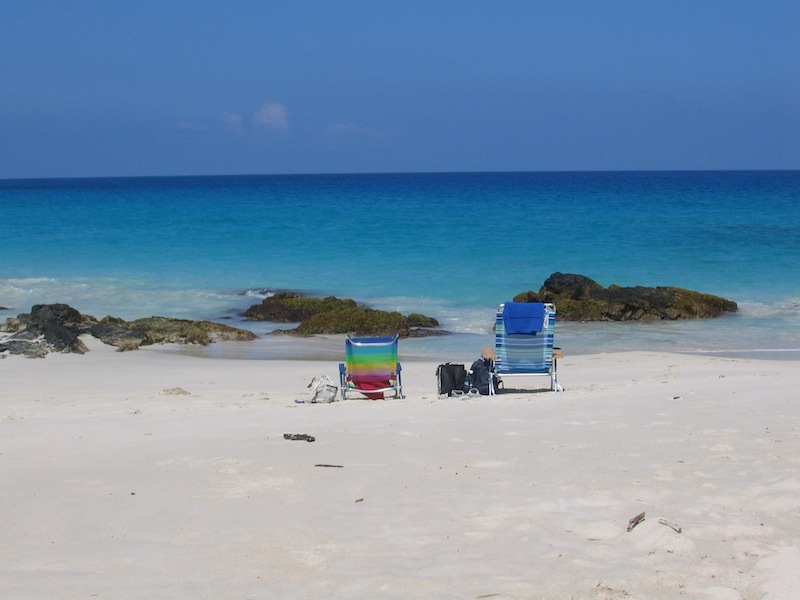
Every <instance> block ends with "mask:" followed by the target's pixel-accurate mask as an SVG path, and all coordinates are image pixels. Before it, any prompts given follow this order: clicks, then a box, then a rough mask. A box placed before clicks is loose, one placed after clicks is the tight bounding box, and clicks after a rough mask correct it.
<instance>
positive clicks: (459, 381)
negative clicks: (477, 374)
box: [436, 363, 467, 396]
mask: <svg viewBox="0 0 800 600" xmlns="http://www.w3.org/2000/svg"><path fill="white" fill-rule="evenodd" d="M466 378H467V370H466V369H465V368H464V365H457V364H455V363H446V364H443V365H439V366H438V367H436V390H437V392H438V394H439V395H440V396H443V395H447V396H449V395H450V392H452V391H453V390H461V389H462V388H463V387H464V380H465V379H466Z"/></svg>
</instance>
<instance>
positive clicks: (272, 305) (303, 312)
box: [244, 292, 441, 337]
mask: <svg viewBox="0 0 800 600" xmlns="http://www.w3.org/2000/svg"><path fill="white" fill-rule="evenodd" d="M244 314H245V316H246V317H247V318H249V319H252V320H254V321H271V322H273V323H299V326H298V327H297V328H295V329H290V330H278V331H275V332H273V333H274V334H276V335H286V334H289V335H302V336H307V335H315V334H336V333H352V334H355V335H392V334H394V333H399V334H400V336H402V337H413V336H423V335H435V334H437V333H441V332H439V331H433V330H431V328H433V327H438V326H439V322H438V321H437V320H436V319H434V318H433V317H427V316H425V315H421V314H417V313H412V314H410V315H408V316H407V317H406V316H403V315H402V314H400V313H399V312H396V311H384V310H377V309H373V308H369V307H366V306H361V305H359V304H358V303H357V302H356V301H355V300H351V299H342V298H336V297H334V296H329V297H327V298H313V297H309V296H301V295H299V294H296V293H293V292H279V293H277V294H275V295H274V296H272V297H270V298H266V299H264V301H263V302H262V303H261V304H255V305H253V306H251V307H250V308H248V309H247V310H246V311H245V313H244Z"/></svg>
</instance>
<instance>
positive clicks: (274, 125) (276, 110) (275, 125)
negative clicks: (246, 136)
mask: <svg viewBox="0 0 800 600" xmlns="http://www.w3.org/2000/svg"><path fill="white" fill-rule="evenodd" d="M253 123H254V124H255V125H257V126H259V127H266V128H267V129H275V130H277V131H288V130H289V114H288V113H287V112H286V107H285V106H284V105H283V104H279V103H277V102H267V103H265V104H264V105H263V106H262V107H261V108H260V109H259V110H258V112H256V114H254V115H253Z"/></svg>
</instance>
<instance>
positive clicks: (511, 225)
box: [0, 171, 800, 360]
mask: <svg viewBox="0 0 800 600" xmlns="http://www.w3.org/2000/svg"><path fill="white" fill-rule="evenodd" d="M0 238H1V239H2V240H3V244H2V252H0V306H2V307H5V308H6V309H5V310H0V318H5V317H8V316H15V315H16V314H17V313H20V312H28V311H29V310H30V307H31V305H33V304H38V303H49V302H66V303H68V304H70V305H72V306H74V307H75V308H77V309H78V310H80V311H81V312H84V313H88V314H93V315H95V316H97V317H102V316H105V315H109V314H110V315H114V316H119V317H123V318H126V319H131V318H138V317H144V316H150V315H163V316H172V317H184V318H197V319H209V320H214V321H220V322H225V323H229V324H234V325H238V326H245V327H247V328H250V329H252V330H253V331H255V332H257V333H259V334H263V333H266V332H267V331H269V330H270V329H272V328H274V327H275V326H271V325H269V324H265V323H244V322H241V319H240V317H239V314H240V313H241V311H242V310H244V309H245V308H246V307H247V306H249V305H250V304H254V303H257V302H260V299H261V298H262V297H263V294H265V293H267V292H268V291H273V290H280V289H290V290H298V291H302V292H306V293H309V294H314V295H324V296H327V295H337V296H341V297H351V298H355V299H357V300H359V301H361V302H364V303H367V304H369V305H372V306H374V307H377V308H384V309H396V310H399V311H401V312H403V313H408V312H421V313H424V314H428V315H431V316H434V317H436V318H438V319H439V320H440V321H441V323H442V326H443V327H444V328H445V329H447V330H449V331H452V332H454V333H453V335H449V336H444V337H441V338H431V339H420V340H405V341H404V342H403V344H402V346H401V354H403V353H404V354H406V355H407V356H411V357H413V356H417V355H420V356H426V357H435V358H441V359H443V360H446V359H447V360H449V359H450V358H451V357H454V358H460V357H462V356H463V355H464V353H465V352H468V353H469V354H468V356H471V355H472V354H474V355H475V356H477V355H479V353H480V348H481V347H482V346H484V345H490V344H491V340H492V338H491V328H492V325H493V321H494V311H495V308H496V307H497V305H498V304H499V303H500V302H503V301H505V300H509V299H511V297H513V296H514V295H515V294H517V293H519V292H522V291H525V290H529V289H534V290H538V289H539V287H540V286H541V285H542V283H543V282H544V280H545V279H546V278H547V277H548V276H549V275H550V274H551V273H554V272H556V271H561V272H564V273H579V274H582V275H586V276H588V277H591V278H592V279H594V280H596V281H598V282H599V283H601V284H602V285H606V286H607V285H610V284H618V285H621V286H633V285H646V286H657V285H672V286H679V287H685V288H690V289H695V290H699V291H702V292H707V293H711V294H717V295H720V296H724V297H726V298H729V299H732V300H735V301H736V302H738V303H739V308H740V309H739V312H738V313H737V314H735V315H731V316H727V317H723V318H720V319H714V320H702V321H682V322H661V323H655V324H654V323H624V324H623V323H584V324H581V323H559V324H558V325H557V330H556V343H557V345H560V346H562V347H564V348H565V350H566V351H567V352H570V353H574V354H579V353H589V352H607V351H620V350H639V349H663V350H670V351H678V352H705V353H712V354H724V355H735V356H747V355H753V356H765V357H766V356H769V357H780V358H787V359H800V171H776V172H769V171H753V172H728V171H726V172H590V173H577V172H576V173H566V172H565V173H562V172H559V173H447V174H434V173H426V174H382V175H381V174H373V175H287V176H231V177H227V176H226V177H163V178H162V177H155V178H113V179H48V180H2V181H0ZM281 327H285V326H281ZM329 343H330V344H333V345H334V346H335V349H334V350H329V349H330V348H331V347H332V346H326V344H329ZM299 344H300V343H299V342H296V341H291V340H286V338H283V337H281V338H277V337H275V336H264V337H263V338H262V339H261V340H259V341H258V342H256V343H254V344H249V345H247V346H246V347H242V345H236V344H230V345H227V346H226V345H215V347H213V348H207V349H203V350H196V352H198V353H201V354H202V353H205V354H209V355H219V356H236V357H241V356H245V357H249V358H263V357H281V356H286V357H295V356H309V355H317V354H319V355H320V356H323V355H326V354H327V353H329V352H335V353H339V341H336V340H334V341H326V340H317V341H316V342H315V341H311V342H305V343H304V345H299Z"/></svg>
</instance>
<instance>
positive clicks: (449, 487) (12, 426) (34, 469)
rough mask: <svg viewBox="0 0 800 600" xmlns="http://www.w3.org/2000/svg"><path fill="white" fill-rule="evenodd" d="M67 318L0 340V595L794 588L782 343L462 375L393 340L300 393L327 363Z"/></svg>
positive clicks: (799, 471)
mask: <svg viewBox="0 0 800 600" xmlns="http://www.w3.org/2000/svg"><path fill="white" fill-rule="evenodd" d="M85 341H86V343H87V345H89V346H90V348H91V352H89V353H88V354H86V355H83V356H79V355H56V354H51V355H48V356H47V358H45V359H26V358H22V357H19V356H12V357H8V358H6V359H3V360H0V381H2V385H1V386H0V481H2V483H3V485H2V488H1V489H0V515H2V516H3V521H4V523H3V526H2V528H0V596H2V597H3V598H37V599H38V598H48V599H57V598H107V599H115V600H117V599H124V598H215V599H216V598H236V599H250V598H254V599H256V598H257V599H267V598H304V599H315V598H472V599H479V598H493V599H504V598H514V599H540V598H546V599H549V598H567V599H612V598H626V599H631V598H635V599H640V600H641V599H653V598H656V599H662V598H709V599H716V600H734V599H741V600H744V599H747V600H754V599H758V598H768V599H770V600H778V599H787V598H797V597H800V575H799V574H798V573H800V411H798V409H797V406H796V402H797V399H798V391H797V389H798V383H800V373H799V372H798V368H797V367H798V363H797V362H790V361H786V362H782V361H766V360H765V361H753V360H733V359H725V358H714V357H707V356H691V355H677V354H666V353H660V352H659V353H655V352H653V353H619V354H601V355H591V356H570V355H569V354H567V356H566V357H565V358H564V359H563V360H561V361H560V362H559V378H560V381H561V383H562V384H563V385H564V387H565V388H566V391H565V392H564V393H562V394H554V393H550V392H543V391H539V392H531V391H526V390H520V391H513V392H512V391H506V392H505V393H503V394H502V395H499V396H496V397H493V398H488V397H482V398H479V399H453V398H441V399H440V398H438V397H437V395H436V383H435V377H434V373H435V370H436V364H435V363H430V362H404V365H403V366H404V385H405V392H406V398H405V399H402V400H386V401H369V400H366V399H365V400H347V401H345V402H336V403H333V404H326V405H318V404H314V405H311V404H297V403H295V402H294V400H295V399H303V398H306V397H307V396H308V391H307V389H306V387H305V386H306V384H307V383H308V382H309V381H310V379H311V378H312V377H313V376H314V375H317V374H328V375H330V376H331V377H332V378H335V375H336V373H337V366H336V364H335V363H334V362H314V361H277V360H275V361H257V360H217V359H207V358H197V357H191V356H183V355H179V354H172V353H165V352H163V351H159V350H157V349H152V348H148V349H142V350H139V351H136V352H127V353H117V352H114V351H113V348H110V347H106V346H104V345H103V344H101V343H99V342H97V341H96V340H94V339H87V340H85ZM401 353H402V346H401ZM473 354H474V353H472V352H470V353H468V354H467V355H466V356H464V357H463V362H469V361H471V359H472V358H473ZM448 359H449V360H453V358H452V357H448ZM546 381H547V380H546V378H538V379H531V380H530V382H531V383H537V382H538V383H542V384H544V383H545V382H546ZM284 433H307V434H310V435H313V436H314V437H315V438H316V439H315V441H314V442H313V443H309V442H305V441H290V440H286V439H284V437H283V434H284ZM319 465H333V466H319ZM642 512H644V513H645V519H644V520H643V521H642V522H641V523H639V524H638V525H637V526H636V527H634V528H633V529H632V530H631V531H627V527H628V522H629V520H630V519H631V518H633V517H634V516H636V515H638V514H640V513H642ZM662 521H663V523H662Z"/></svg>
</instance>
